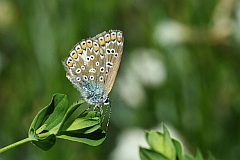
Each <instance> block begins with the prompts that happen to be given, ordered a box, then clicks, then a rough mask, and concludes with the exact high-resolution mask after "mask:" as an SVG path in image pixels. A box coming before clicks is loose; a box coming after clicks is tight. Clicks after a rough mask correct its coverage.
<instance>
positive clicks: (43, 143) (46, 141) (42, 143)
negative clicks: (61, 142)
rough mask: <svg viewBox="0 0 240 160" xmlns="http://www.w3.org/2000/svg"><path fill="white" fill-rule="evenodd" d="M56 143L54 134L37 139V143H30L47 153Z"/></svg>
mask: <svg viewBox="0 0 240 160" xmlns="http://www.w3.org/2000/svg"><path fill="white" fill-rule="evenodd" d="M55 142H56V136H55V135H54V134H51V135H49V136H47V137H46V138H43V139H41V138H39V139H38V140H37V141H36V140H33V141H32V143H33V144H34V145H36V146H38V147H39V148H41V149H43V150H45V151H47V150H49V149H50V148H52V146H53V145H54V144H55Z"/></svg>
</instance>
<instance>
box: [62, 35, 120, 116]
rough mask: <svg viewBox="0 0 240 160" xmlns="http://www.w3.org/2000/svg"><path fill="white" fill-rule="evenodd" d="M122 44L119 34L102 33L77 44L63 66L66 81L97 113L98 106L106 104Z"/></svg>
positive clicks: (118, 63) (108, 102)
mask: <svg viewBox="0 0 240 160" xmlns="http://www.w3.org/2000/svg"><path fill="white" fill-rule="evenodd" d="M123 43H124V38H123V33H122V31H120V30H109V31H108V32H102V33H100V34H98V35H96V36H94V37H90V38H87V39H83V40H82V41H80V42H79V43H77V44H76V45H75V46H74V47H73V49H72V50H71V51H70V53H69V56H68V57H67V58H66V59H65V60H64V62H63V65H64V67H65V69H66V72H67V73H66V77H67V78H68V80H69V81H70V82H71V83H72V84H73V86H74V87H75V88H77V89H78V90H79V91H80V93H81V96H82V98H83V99H84V100H85V101H86V102H87V103H88V104H89V105H94V106H95V108H96V107H98V108H100V111H101V113H102V106H103V105H109V104H110V101H109V97H108V94H109V92H110V91H111V89H112V87H113V84H114V82H115V79H116V76H117V72H118V68H119V65H120V62H121V57H122V53H123Z"/></svg>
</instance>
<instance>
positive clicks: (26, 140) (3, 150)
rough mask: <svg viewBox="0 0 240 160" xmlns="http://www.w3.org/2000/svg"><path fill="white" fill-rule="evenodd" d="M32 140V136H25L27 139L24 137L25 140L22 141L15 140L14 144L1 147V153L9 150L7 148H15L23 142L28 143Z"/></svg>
mask: <svg viewBox="0 0 240 160" xmlns="http://www.w3.org/2000/svg"><path fill="white" fill-rule="evenodd" d="M31 140H32V139H30V138H25V139H23V140H20V141H18V142H15V143H13V144H10V145H8V146H6V147H3V148H1V149H0V153H2V152H5V151H7V150H9V149H12V148H15V147H17V146H19V145H21V144H24V143H26V142H29V141H31Z"/></svg>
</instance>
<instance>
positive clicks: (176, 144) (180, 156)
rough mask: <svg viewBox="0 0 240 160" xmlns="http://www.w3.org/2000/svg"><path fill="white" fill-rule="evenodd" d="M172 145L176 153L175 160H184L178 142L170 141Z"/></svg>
mask: <svg viewBox="0 0 240 160" xmlns="http://www.w3.org/2000/svg"><path fill="white" fill-rule="evenodd" d="M172 141H173V144H174V146H175V149H176V152H177V159H178V160H184V158H183V152H182V146H181V144H180V142H179V141H177V140H175V139H172Z"/></svg>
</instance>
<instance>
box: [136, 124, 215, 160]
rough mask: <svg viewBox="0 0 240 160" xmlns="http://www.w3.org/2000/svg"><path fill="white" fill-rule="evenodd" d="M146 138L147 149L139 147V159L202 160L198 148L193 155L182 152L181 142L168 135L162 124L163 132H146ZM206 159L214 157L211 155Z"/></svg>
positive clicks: (212, 159)
mask: <svg viewBox="0 0 240 160" xmlns="http://www.w3.org/2000/svg"><path fill="white" fill-rule="evenodd" d="M146 140H147V143H148V145H149V149H147V148H142V147H140V150H139V153H140V158H141V160H204V158H203V156H202V153H201V152H200V151H199V150H198V151H197V153H196V155H195V156H191V155H186V154H183V148H182V145H181V143H180V142H179V141H177V140H176V139H173V138H171V137H170V134H169V131H168V129H167V128H166V126H165V125H163V132H157V131H150V132H146ZM208 159H211V160H214V159H215V158H214V157H213V156H211V157H209V158H208Z"/></svg>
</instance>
